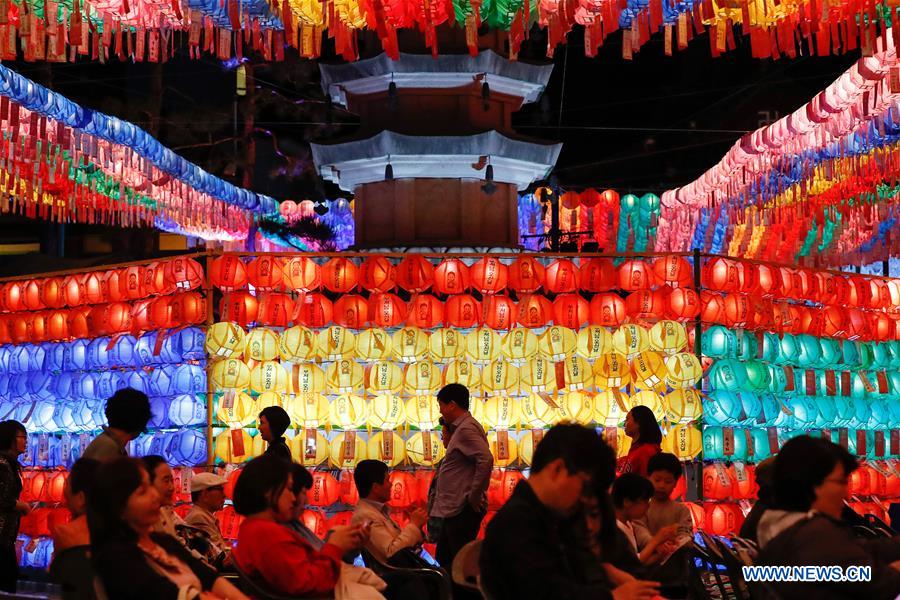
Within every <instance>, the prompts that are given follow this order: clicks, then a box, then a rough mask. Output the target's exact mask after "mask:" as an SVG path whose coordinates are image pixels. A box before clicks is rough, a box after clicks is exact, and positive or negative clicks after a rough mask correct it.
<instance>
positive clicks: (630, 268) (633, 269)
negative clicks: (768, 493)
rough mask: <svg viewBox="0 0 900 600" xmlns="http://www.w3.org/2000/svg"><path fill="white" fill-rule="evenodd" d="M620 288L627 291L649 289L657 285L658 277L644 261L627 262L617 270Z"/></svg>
mask: <svg viewBox="0 0 900 600" xmlns="http://www.w3.org/2000/svg"><path fill="white" fill-rule="evenodd" d="M616 275H617V277H618V279H619V287H620V288H622V289H623V290H625V291H628V292H633V291H636V290H643V289H649V288H651V287H653V285H654V284H655V283H656V276H655V275H654V274H653V269H651V268H650V265H648V264H647V263H645V262H644V261H642V260H637V259H635V260H626V261H625V262H623V263H622V264H620V265H619V268H618V269H616Z"/></svg>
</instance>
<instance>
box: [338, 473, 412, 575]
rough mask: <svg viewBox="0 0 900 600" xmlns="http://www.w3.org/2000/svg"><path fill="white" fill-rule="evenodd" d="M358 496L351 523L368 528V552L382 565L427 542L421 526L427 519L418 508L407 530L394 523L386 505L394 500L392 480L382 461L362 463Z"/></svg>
mask: <svg viewBox="0 0 900 600" xmlns="http://www.w3.org/2000/svg"><path fill="white" fill-rule="evenodd" d="M353 480H354V481H355V482H356V489H357V491H358V492H359V504H357V506H356V510H355V511H353V519H352V520H351V523H352V524H354V525H363V526H369V540H368V541H367V542H366V545H365V548H366V550H368V551H369V552H371V553H372V556H374V557H375V559H376V560H377V561H379V562H381V563H382V564H387V563H388V562H389V560H390V558H391V557H392V556H394V554H396V553H397V552H398V551H399V550H403V549H404V548H416V547H418V546H419V545H420V544H421V543H422V541H423V540H424V539H425V536H424V535H423V534H422V526H423V525H425V522H426V521H427V520H428V515H427V514H425V511H424V510H422V509H421V508H417V509H415V510H413V511H412V513H411V514H410V515H409V523H408V524H407V525H406V526H405V527H402V528H401V527H400V526H399V525H397V524H396V523H395V522H394V520H393V519H391V513H390V509H389V508H388V506H387V501H388V500H390V499H391V479H390V472H389V471H388V466H387V465H386V464H384V463H383V462H381V461H379V460H363V461H360V463H359V464H358V465H356V469H355V470H354V471H353Z"/></svg>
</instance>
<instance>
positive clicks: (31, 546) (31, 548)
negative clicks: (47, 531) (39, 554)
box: [25, 536, 41, 554]
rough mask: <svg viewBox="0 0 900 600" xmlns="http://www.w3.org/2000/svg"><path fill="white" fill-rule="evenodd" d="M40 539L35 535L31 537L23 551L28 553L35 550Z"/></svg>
mask: <svg viewBox="0 0 900 600" xmlns="http://www.w3.org/2000/svg"><path fill="white" fill-rule="evenodd" d="M40 541H41V540H40V538H39V537H37V536H35V537H33V538H31V541H30V542H28V545H27V546H25V552H27V553H29V554H30V553H32V552H34V551H35V550H37V547H38V542H40Z"/></svg>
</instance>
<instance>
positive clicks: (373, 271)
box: [359, 256, 395, 292]
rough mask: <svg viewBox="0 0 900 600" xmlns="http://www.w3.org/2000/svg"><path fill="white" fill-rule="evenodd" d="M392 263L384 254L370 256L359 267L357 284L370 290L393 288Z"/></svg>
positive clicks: (383, 290)
mask: <svg viewBox="0 0 900 600" xmlns="http://www.w3.org/2000/svg"><path fill="white" fill-rule="evenodd" d="M394 281H395V272H394V263H392V262H391V261H390V260H389V259H387V258H386V257H384V256H370V257H368V258H366V259H365V260H364V261H363V263H362V265H361V266H360V267H359V284H360V285H361V286H362V288H363V289H364V290H368V291H370V292H389V291H391V290H392V289H394V285H395V284H394Z"/></svg>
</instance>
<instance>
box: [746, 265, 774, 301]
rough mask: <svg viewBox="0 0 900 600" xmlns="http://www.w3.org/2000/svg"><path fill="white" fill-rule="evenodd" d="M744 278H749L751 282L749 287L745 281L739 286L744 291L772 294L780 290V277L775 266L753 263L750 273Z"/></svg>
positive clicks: (765, 294)
mask: <svg viewBox="0 0 900 600" xmlns="http://www.w3.org/2000/svg"><path fill="white" fill-rule="evenodd" d="M745 273H746V271H745ZM746 279H750V281H751V282H752V285H750V286H749V288H748V286H747V283H746V282H745V284H744V285H743V286H742V287H741V289H742V290H744V291H746V292H752V293H759V294H762V295H764V296H773V295H776V294H778V292H779V291H781V277H780V274H779V272H778V269H777V268H776V267H772V266H770V265H764V264H759V265H754V266H753V273H752V275H751V276H750V277H749V278H746Z"/></svg>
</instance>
